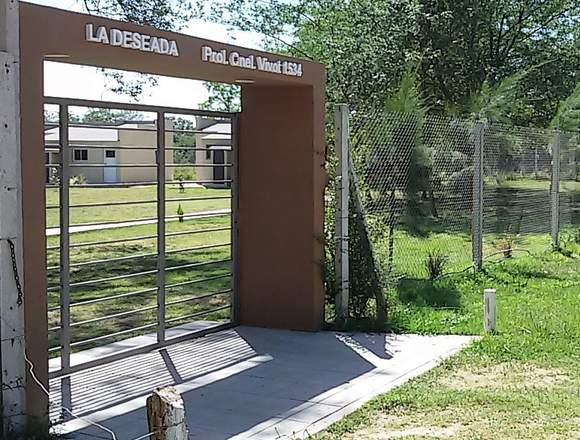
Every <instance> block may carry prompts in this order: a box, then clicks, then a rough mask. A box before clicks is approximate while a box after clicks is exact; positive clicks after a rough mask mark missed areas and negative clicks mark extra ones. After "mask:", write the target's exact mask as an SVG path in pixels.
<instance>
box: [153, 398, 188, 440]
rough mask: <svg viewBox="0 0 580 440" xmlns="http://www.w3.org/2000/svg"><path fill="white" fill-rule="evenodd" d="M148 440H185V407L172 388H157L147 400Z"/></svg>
mask: <svg viewBox="0 0 580 440" xmlns="http://www.w3.org/2000/svg"><path fill="white" fill-rule="evenodd" d="M147 420H148V422H149V432H150V433H151V434H150V436H149V438H150V440H187V439H188V433H187V426H186V424H185V406H184V404H183V399H182V398H181V396H180V395H179V393H178V392H177V390H176V389H175V388H174V387H166V388H157V389H156V390H155V391H153V394H151V396H149V397H148V398H147Z"/></svg>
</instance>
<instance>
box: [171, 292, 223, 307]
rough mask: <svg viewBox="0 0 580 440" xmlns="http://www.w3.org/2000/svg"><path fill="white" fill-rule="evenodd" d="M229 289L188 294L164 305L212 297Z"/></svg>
mask: <svg viewBox="0 0 580 440" xmlns="http://www.w3.org/2000/svg"><path fill="white" fill-rule="evenodd" d="M231 291H232V289H227V290H221V291H219V292H210V293H204V294H202V295H197V296H190V297H188V298H183V299H176V300H175V301H170V302H168V303H165V305H166V306H173V305H175V304H183V303H186V302H191V301H196V300H198V299H206V298H212V297H214V296H218V295H224V294H226V293H230V292H231Z"/></svg>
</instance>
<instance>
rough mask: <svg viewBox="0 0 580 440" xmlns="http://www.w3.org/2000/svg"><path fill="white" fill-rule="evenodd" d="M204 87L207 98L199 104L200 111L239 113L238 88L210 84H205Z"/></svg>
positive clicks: (232, 85)
mask: <svg viewBox="0 0 580 440" xmlns="http://www.w3.org/2000/svg"><path fill="white" fill-rule="evenodd" d="M204 86H205V88H206V90H207V91H208V92H209V98H208V99H207V100H206V101H205V102H203V103H201V105H200V107H201V108H202V109H204V110H215V111H224V112H238V111H240V107H241V103H240V86H237V85H235V84H224V83H212V82H205V83H204Z"/></svg>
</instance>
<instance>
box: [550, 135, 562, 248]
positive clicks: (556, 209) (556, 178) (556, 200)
mask: <svg viewBox="0 0 580 440" xmlns="http://www.w3.org/2000/svg"><path fill="white" fill-rule="evenodd" d="M561 140H562V134H561V132H560V130H556V133H555V134H554V142H553V146H552V185H551V187H550V205H551V209H550V211H551V222H550V223H551V228H550V229H551V236H552V247H553V248H554V249H556V248H558V246H559V232H560V231H559V230H560V143H561Z"/></svg>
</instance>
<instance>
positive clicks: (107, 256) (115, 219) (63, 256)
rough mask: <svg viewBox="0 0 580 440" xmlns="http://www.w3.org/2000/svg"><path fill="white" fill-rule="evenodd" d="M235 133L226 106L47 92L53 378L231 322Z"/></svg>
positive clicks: (234, 312) (233, 120)
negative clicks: (193, 106) (182, 106)
mask: <svg viewBox="0 0 580 440" xmlns="http://www.w3.org/2000/svg"><path fill="white" fill-rule="evenodd" d="M236 133H237V114H235V113H224V112H211V111H200V110H186V109H179V108H168V107H157V106H149V105H136V104H120V103H112V102H101V101H87V100H78V99H63V98H45V158H46V170H47V176H46V182H47V184H46V219H47V234H46V235H47V247H46V249H47V301H48V313H49V329H48V330H49V352H50V357H51V360H50V366H51V368H50V377H51V378H54V377H59V376H66V375H67V374H70V373H73V372H75V371H79V370H82V369H85V368H89V367H92V366H95V365H98V364H103V363H106V362H110V361H112V360H115V359H119V358H122V357H126V356H129V355H131V354H135V353H137V352H144V351H148V350H151V349H153V348H157V347H161V346H163V345H166V344H170V343H174V342H177V341H179V340H183V339H186V338H190V337H192V336H199V335H202V334H205V333H208V332H211V331H217V330H220V329H223V328H225V327H228V326H231V325H234V324H235V323H236V315H237V300H236V298H237V296H236V284H237V282H236V279H237V277H236V275H237V272H236V266H237V263H236V259H237V252H236V237H237V233H236V231H237V220H236V210H237V203H238V202H237V188H236V174H237V160H236V156H237V143H236ZM216 152H218V153H217V154H216ZM214 156H215V158H216V161H214ZM223 158H225V160H224V159H223ZM217 168H219V171H217V172H216V169H217ZM215 176H219V177H221V179H218V180H215V178H214V177H215ZM119 341H122V342H119ZM80 351H82V352H83V353H82V355H78V354H77V352H80Z"/></svg>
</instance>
